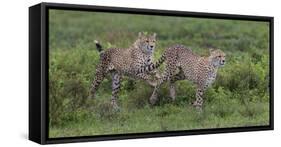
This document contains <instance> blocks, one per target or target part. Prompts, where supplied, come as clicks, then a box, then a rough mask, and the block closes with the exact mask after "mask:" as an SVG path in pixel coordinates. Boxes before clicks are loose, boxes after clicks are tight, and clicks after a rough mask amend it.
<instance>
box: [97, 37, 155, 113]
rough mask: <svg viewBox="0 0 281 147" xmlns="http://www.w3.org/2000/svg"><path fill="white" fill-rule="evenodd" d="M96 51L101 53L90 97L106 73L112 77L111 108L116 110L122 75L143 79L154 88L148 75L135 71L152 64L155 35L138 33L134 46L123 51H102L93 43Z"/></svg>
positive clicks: (119, 49)
mask: <svg viewBox="0 0 281 147" xmlns="http://www.w3.org/2000/svg"><path fill="white" fill-rule="evenodd" d="M95 43H96V47H97V49H98V50H99V51H100V52H101V54H100V63H99V64H98V66H97V68H96V74H95V78H94V81H93V82H92V87H91V96H92V97H94V95H95V93H96V91H97V89H98V87H99V85H100V83H101V82H102V81H103V79H104V78H105V76H106V75H107V74H108V73H111V75H112V96H111V104H112V106H113V108H118V105H117V97H118V92H119V90H120V81H121V77H122V76H123V75H126V76H128V77H131V78H134V79H143V80H145V81H146V82H148V84H150V85H152V86H155V85H156V83H153V82H152V79H151V78H152V76H151V75H150V74H149V73H140V72H139V73H136V72H135V71H137V69H139V68H142V67H145V66H148V65H151V64H152V54H153V52H154V49H155V45H156V33H154V34H152V35H147V34H144V33H142V32H140V33H139V35H138V38H137V40H136V41H135V42H134V44H133V45H132V46H131V47H129V48H125V49H121V48H110V49H107V50H105V51H103V50H102V46H101V44H99V43H98V42H97V41H95Z"/></svg>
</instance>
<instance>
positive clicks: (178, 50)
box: [139, 45, 226, 110]
mask: <svg viewBox="0 0 281 147" xmlns="http://www.w3.org/2000/svg"><path fill="white" fill-rule="evenodd" d="M225 56H226V55H225V53H224V52H223V51H221V50H220V49H210V55H209V56H208V57H201V56H199V55H197V54H195V53H194V52H192V50H191V49H189V48H187V47H185V46H183V45H175V46H172V47H170V48H167V49H166V50H165V52H164V54H163V55H162V57H161V58H162V59H160V60H165V63H166V67H165V70H164V73H163V74H162V75H161V77H160V78H159V79H158V81H157V85H156V86H155V88H154V91H153V93H152V96H151V97H150V103H151V104H155V103H156V101H157V99H158V98H157V95H158V90H159V87H160V85H161V84H162V83H163V82H164V81H169V86H170V97H171V98H172V100H175V95H176V92H175V82H176V81H178V80H189V81H191V82H193V83H194V84H195V85H196V87H197V90H196V100H195V101H194V102H193V106H195V107H196V108H197V109H199V110H202V105H203V97H202V96H203V94H204V92H205V90H206V89H207V88H208V87H209V86H211V84H212V83H213V82H214V81H215V79H216V75H217V71H218V68H219V67H222V66H224V65H225ZM157 66H158V65H157ZM157 66H154V65H150V67H146V68H143V69H141V72H145V71H150V70H152V69H154V68H153V67H157ZM139 72H140V71H139Z"/></svg>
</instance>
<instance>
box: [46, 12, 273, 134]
mask: <svg viewBox="0 0 281 147" xmlns="http://www.w3.org/2000/svg"><path fill="white" fill-rule="evenodd" d="M48 22H49V24H48V25H49V26H48V27H49V28H48V31H49V34H48V35H49V38H48V40H49V42H48V47H49V55H48V56H49V57H48V59H49V63H48V65H49V66H48V67H49V70H48V80H49V81H48V92H49V95H48V137H49V138H63V137H79V136H80V137H83V136H98V135H112V134H130V133H148V132H165V131H182V130H185V131H188V130H201V129H212V128H235V127H250V126H268V125H269V124H270V87H269V84H270V81H269V80H270V76H269V75H270V69H269V64H270V58H269V54H270V44H269V43H270V41H269V40H270V29H269V22H265V21H249V20H238V19H236V20H231V19H215V18H212V19H211V18H196V17H180V16H158V15H144V14H127V13H110V12H94V11H74V10H59V9H49V10H48Z"/></svg>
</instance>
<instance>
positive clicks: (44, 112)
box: [29, 3, 274, 144]
mask: <svg viewBox="0 0 281 147" xmlns="http://www.w3.org/2000/svg"><path fill="white" fill-rule="evenodd" d="M35 9H36V10H35ZM38 9H39V10H38ZM49 9H61V10H75V11H91V12H111V13H130V14H145V15H160V16H179V17H194V18H211V19H230V20H247V21H262V22H269V24H270V25H269V28H270V35H269V36H270V45H269V46H270V83H269V88H270V120H269V125H268V126H254V127H252V126H251V127H233V128H215V129H200V130H187V131H166V132H152V133H132V134H117V135H99V136H83V137H62V138H49V137H48V135H49V125H48V124H49V122H48V121H49V114H48V108H49V104H48V102H49V101H48V100H47V99H48V97H49V92H48V90H49V89H48V78H49V76H48V69H49V40H48V39H49V26H48V22H49V15H48V14H49V13H48V10H49ZM35 13H37V16H36V17H33V15H35ZM38 15H41V16H39V17H40V20H37V19H38ZM29 20H30V21H29V36H30V38H29V86H30V87H29V139H30V140H32V141H35V142H37V143H40V144H53V143H70V142H86V141H103V140H117V139H134V138H149V137H168V136H181V135H196V134H211V133H212V134H215V133H230V132H245V131H261V130H273V128H274V127H273V125H274V123H273V120H274V119H273V118H274V115H273V79H274V78H273V47H274V46H273V45H274V44H273V43H274V41H273V37H274V35H273V33H274V31H273V27H274V26H273V23H274V18H273V17H267V16H249V15H232V14H219V13H201V12H185V11H168V10H154V9H135V8H124V7H104V6H91V5H75V4H59V3H40V4H37V5H35V6H32V7H30V8H29ZM34 26H37V27H40V32H34V31H35V29H34ZM34 36H37V37H39V38H36V37H34ZM38 43H40V50H39V51H38V49H37V52H36V53H35V50H36V49H35V46H36V47H39V45H38ZM34 44H36V45H34ZM38 52H39V53H38ZM36 55H39V56H40V60H39V59H38V58H36V59H35V58H34V57H33V56H36ZM34 62H40V64H41V65H40V70H38V65H37V66H36V67H34V66H31V65H32V64H34ZM32 73H33V74H32ZM34 73H35V74H38V75H41V80H40V85H39V84H38V78H37V79H34V78H32V76H34V75H35V74H34ZM36 82H37V83H36ZM36 86H40V88H41V89H40V90H38V87H37V89H36ZM34 94H35V95H36V94H37V96H38V94H39V95H41V96H40V97H41V99H40V100H39V101H35V99H36V98H35V96H34ZM37 99H38V97H37ZM34 105H37V106H34ZM38 105H39V106H40V108H39V106H38ZM34 111H38V112H37V113H36V114H37V115H34V113H35V112H34ZM39 112H40V120H38V118H37V119H36V118H35V117H38V116H39V115H38V113H39ZM38 128H40V130H37V131H35V130H36V129H38Z"/></svg>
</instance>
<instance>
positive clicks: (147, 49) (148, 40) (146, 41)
mask: <svg viewBox="0 0 281 147" xmlns="http://www.w3.org/2000/svg"><path fill="white" fill-rule="evenodd" d="M138 40H139V48H140V49H141V50H142V51H143V52H144V53H146V54H152V53H153V51H154V49H155V45H156V33H154V34H152V35H148V34H144V33H142V32H139V37H138Z"/></svg>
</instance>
